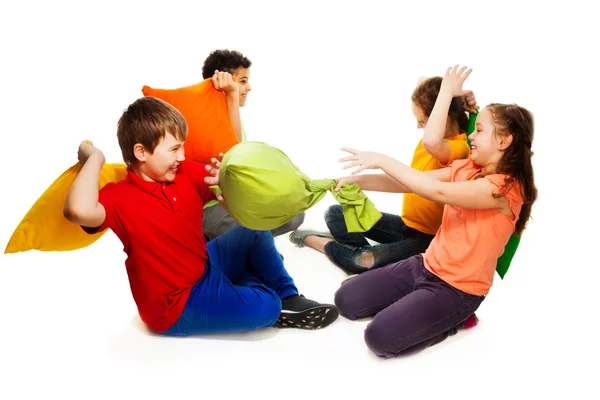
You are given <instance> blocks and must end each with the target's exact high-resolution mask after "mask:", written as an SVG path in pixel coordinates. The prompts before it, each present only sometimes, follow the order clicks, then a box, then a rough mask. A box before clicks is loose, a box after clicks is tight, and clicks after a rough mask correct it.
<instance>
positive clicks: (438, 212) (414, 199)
mask: <svg viewBox="0 0 600 400" xmlns="http://www.w3.org/2000/svg"><path fill="white" fill-rule="evenodd" d="M446 140H447V141H448V143H450V147H451V148H452V153H451V154H450V160H449V161H448V163H446V164H442V163H440V162H439V161H438V160H437V159H436V158H435V157H433V156H432V155H431V154H429V153H428V152H427V150H425V148H424V147H423V141H422V140H420V141H419V144H418V145H417V148H416V149H415V153H414V155H413V159H412V162H411V164H410V166H411V167H412V168H414V169H417V170H419V171H431V170H434V169H439V168H442V167H447V166H448V165H450V164H452V162H453V161H454V160H459V159H461V158H468V157H469V154H470V153H471V149H470V148H469V144H468V143H467V135H466V134H464V133H461V134H460V135H456V136H452V137H450V138H446ZM443 212H444V205H443V204H440V203H435V202H433V201H431V200H427V199H424V198H422V197H421V196H419V195H416V194H414V193H406V194H404V200H403V202H402V221H404V223H405V224H406V225H407V226H409V227H411V228H413V229H416V230H418V231H420V232H423V233H427V234H429V235H435V233H436V232H437V230H438V228H439V227H440V224H441V223H442V214H443Z"/></svg>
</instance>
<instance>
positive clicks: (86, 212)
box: [63, 141, 106, 228]
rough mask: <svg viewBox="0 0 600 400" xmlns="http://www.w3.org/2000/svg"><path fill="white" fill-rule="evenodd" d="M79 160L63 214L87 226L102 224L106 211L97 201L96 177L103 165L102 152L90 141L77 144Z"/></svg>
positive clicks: (76, 222) (72, 220)
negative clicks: (75, 176)
mask: <svg viewBox="0 0 600 400" xmlns="http://www.w3.org/2000/svg"><path fill="white" fill-rule="evenodd" d="M78 157H79V162H80V163H81V165H82V166H83V167H82V168H81V171H80V172H79V175H78V176H77V178H75V181H74V182H73V185H71V188H70V189H69V193H68V194H67V198H66V200H65V205H64V208H63V214H64V216H65V218H67V219H68V220H69V221H71V222H73V223H75V224H78V225H82V226H85V227H89V228H96V227H99V226H101V225H102V223H103V222H104V219H105V218H106V211H105V210H104V207H103V206H102V204H100V203H98V179H99V177H100V171H101V170H102V166H103V165H104V154H102V152H101V151H100V150H99V149H97V148H96V147H94V146H93V145H92V143H91V142H89V141H83V142H82V143H81V144H80V145H79V152H78Z"/></svg>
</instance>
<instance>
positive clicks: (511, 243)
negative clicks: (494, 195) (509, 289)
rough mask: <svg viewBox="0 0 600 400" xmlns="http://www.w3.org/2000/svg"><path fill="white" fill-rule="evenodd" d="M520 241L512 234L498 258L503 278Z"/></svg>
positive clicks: (472, 120)
mask: <svg viewBox="0 0 600 400" xmlns="http://www.w3.org/2000/svg"><path fill="white" fill-rule="evenodd" d="M477 114H479V111H475V112H474V113H469V127H468V128H467V142H468V143H469V147H471V141H470V140H469V135H470V134H471V133H473V131H474V130H475V122H476V121H477ZM520 242H521V237H519V236H515V235H511V237H510V239H508V243H507V244H506V246H505V247H504V253H502V255H501V256H500V258H499V259H498V262H497V263H496V272H497V273H498V275H500V278H501V279H504V275H506V272H507V271H508V267H510V262H511V261H512V259H513V257H514V256H515V253H516V252H517V247H519V243H520Z"/></svg>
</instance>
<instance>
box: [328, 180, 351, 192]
mask: <svg viewBox="0 0 600 400" xmlns="http://www.w3.org/2000/svg"><path fill="white" fill-rule="evenodd" d="M346 182H347V183H356V177H355V176H344V177H342V178H338V180H337V185H335V189H333V190H334V192H337V191H339V190H340V189H341V188H342V186H343V185H344V183H346Z"/></svg>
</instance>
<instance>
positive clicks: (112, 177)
mask: <svg viewBox="0 0 600 400" xmlns="http://www.w3.org/2000/svg"><path fill="white" fill-rule="evenodd" d="M79 171H81V164H79V163H77V164H75V165H73V166H72V167H71V168H69V169H68V170H66V171H65V172H64V173H63V174H62V175H61V176H59V177H58V179H56V180H55V181H54V182H53V183H52V185H50V187H49V188H48V189H47V190H46V191H45V192H44V194H42V195H41V196H40V198H39V199H38V200H37V201H36V202H35V204H34V205H33V207H31V209H30V210H29V211H28V212H27V214H26V215H25V217H24V218H23V220H22V221H21V223H20V224H19V226H17V229H15V231H14V232H13V234H12V236H11V238H10V240H9V241H8V244H7V245H6V249H5V250H4V254H8V253H16V252H19V251H28V250H41V251H68V250H75V249H81V248H83V247H86V246H89V245H90V244H92V243H94V242H95V241H96V240H98V239H99V238H100V237H101V236H102V235H103V234H104V232H106V231H104V232H100V233H96V234H94V235H89V234H87V233H85V232H84V231H83V229H81V227H80V226H79V225H76V224H74V223H72V222H70V221H68V220H67V219H66V218H65V217H64V216H63V206H64V204H65V199H66V198H67V193H69V189H70V188H71V185H72V184H73V181H74V180H75V178H76V177H77V175H78V174H79ZM126 174H127V167H126V165H125V164H104V166H103V167H102V171H101V173H100V180H99V182H98V189H101V188H102V187H104V185H106V184H107V183H108V182H118V181H120V180H123V179H125V175H126Z"/></svg>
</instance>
